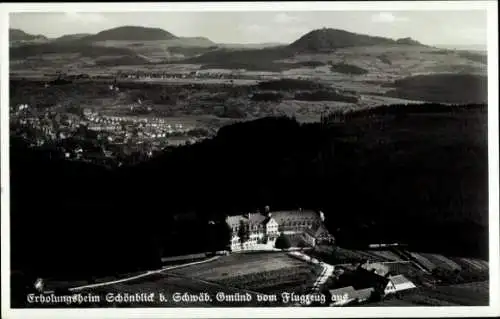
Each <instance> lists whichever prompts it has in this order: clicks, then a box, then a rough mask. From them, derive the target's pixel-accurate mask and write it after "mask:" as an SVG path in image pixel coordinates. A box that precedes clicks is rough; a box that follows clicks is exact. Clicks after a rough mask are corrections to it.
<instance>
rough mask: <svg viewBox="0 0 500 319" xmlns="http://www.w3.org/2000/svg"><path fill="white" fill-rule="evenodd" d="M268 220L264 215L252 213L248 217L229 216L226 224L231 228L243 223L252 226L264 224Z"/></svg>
mask: <svg viewBox="0 0 500 319" xmlns="http://www.w3.org/2000/svg"><path fill="white" fill-rule="evenodd" d="M247 216H248V217H247ZM266 218H267V217H266V216H264V215H262V214H256V213H250V214H248V215H236V216H228V217H227V218H226V222H227V223H228V225H229V226H231V227H236V226H239V225H240V222H241V221H243V222H245V223H249V224H250V225H256V224H262V223H263V222H264V221H265V220H266Z"/></svg>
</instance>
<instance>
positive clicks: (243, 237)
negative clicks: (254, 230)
mask: <svg viewBox="0 0 500 319" xmlns="http://www.w3.org/2000/svg"><path fill="white" fill-rule="evenodd" d="M238 237H239V238H240V245H241V246H243V244H244V243H245V242H246V241H248V239H250V233H249V231H248V225H247V224H246V223H245V222H244V221H243V220H240V227H239V228H238Z"/></svg>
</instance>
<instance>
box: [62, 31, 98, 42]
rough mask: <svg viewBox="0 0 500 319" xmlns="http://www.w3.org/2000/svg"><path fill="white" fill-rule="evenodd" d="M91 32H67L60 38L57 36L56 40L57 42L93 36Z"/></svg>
mask: <svg viewBox="0 0 500 319" xmlns="http://www.w3.org/2000/svg"><path fill="white" fill-rule="evenodd" d="M91 35H92V34H91V33H76V34H66V35H63V36H60V37H59V38H55V39H54V41H56V42H66V41H74V40H80V39H83V38H85V37H88V36H91Z"/></svg>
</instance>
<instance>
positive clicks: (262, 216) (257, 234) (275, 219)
mask: <svg viewBox="0 0 500 319" xmlns="http://www.w3.org/2000/svg"><path fill="white" fill-rule="evenodd" d="M322 220H323V219H322V216H321V213H316V212H315V211H312V210H302V209H299V210H289V211H276V212H271V211H270V209H269V206H266V208H265V210H264V213H260V212H257V213H251V214H245V215H238V216H229V217H227V218H226V222H227V224H228V225H229V227H230V228H231V229H232V232H233V238H232V241H231V245H232V246H233V247H237V246H240V247H241V246H242V248H243V249H245V248H250V247H251V246H252V245H255V244H257V243H267V242H268V241H274V240H275V239H276V238H277V237H278V235H279V233H280V232H285V233H288V234H304V238H305V239H306V241H307V242H309V243H310V244H311V245H315V244H316V243H317V242H320V241H324V240H329V241H330V242H331V240H333V237H332V236H331V235H330V233H329V232H328V230H327V229H326V227H325V226H324V225H323V223H322ZM242 224H243V225H246V226H245V227H247V228H248V231H249V239H248V240H247V242H246V243H243V245H241V243H240V239H239V237H238V233H239V230H240V226H241V225H242ZM306 232H307V235H306V234H305V233H306Z"/></svg>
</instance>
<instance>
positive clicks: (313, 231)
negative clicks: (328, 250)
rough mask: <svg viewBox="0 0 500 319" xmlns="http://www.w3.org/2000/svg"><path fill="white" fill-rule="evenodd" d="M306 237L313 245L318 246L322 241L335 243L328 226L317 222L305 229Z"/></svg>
mask: <svg viewBox="0 0 500 319" xmlns="http://www.w3.org/2000/svg"><path fill="white" fill-rule="evenodd" d="M304 239H305V240H306V242H307V243H309V244H310V245H311V246H316V245H317V244H320V243H324V242H327V243H333V237H332V235H330V232H329V231H328V229H326V227H325V226H324V225H323V224H322V223H321V224H315V225H313V226H312V227H310V228H306V229H305V230H304Z"/></svg>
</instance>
